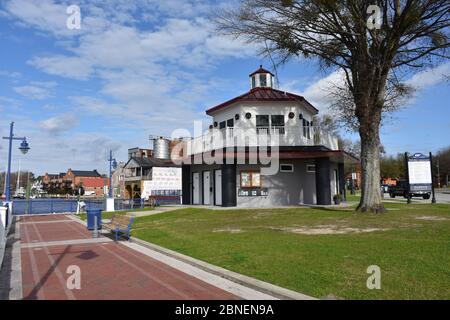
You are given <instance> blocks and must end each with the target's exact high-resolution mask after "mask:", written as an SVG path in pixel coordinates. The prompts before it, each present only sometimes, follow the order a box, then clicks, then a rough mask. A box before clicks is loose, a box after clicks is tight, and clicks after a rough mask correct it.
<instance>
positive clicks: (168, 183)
mask: <svg viewBox="0 0 450 320" xmlns="http://www.w3.org/2000/svg"><path fill="white" fill-rule="evenodd" d="M143 186H144V188H143V192H142V194H141V197H142V198H144V199H147V198H148V197H149V196H151V194H152V191H159V190H173V191H181V168H173V167H167V168H166V167H153V169H152V180H148V181H144V183H143Z"/></svg>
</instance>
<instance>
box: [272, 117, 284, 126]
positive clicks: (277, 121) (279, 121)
mask: <svg viewBox="0 0 450 320" xmlns="http://www.w3.org/2000/svg"><path fill="white" fill-rule="evenodd" d="M271 118H272V127H283V126H284V116H279V115H274V116H271Z"/></svg>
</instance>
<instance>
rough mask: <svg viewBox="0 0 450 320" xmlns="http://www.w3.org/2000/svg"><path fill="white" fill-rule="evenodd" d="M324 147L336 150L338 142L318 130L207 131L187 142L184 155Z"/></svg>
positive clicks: (232, 129) (288, 128) (294, 128)
mask: <svg viewBox="0 0 450 320" xmlns="http://www.w3.org/2000/svg"><path fill="white" fill-rule="evenodd" d="M244 146H247V147H261V146H271V147H274V146H279V147H281V146H324V147H327V148H328V149H330V150H338V149H339V147H338V139H337V137H335V136H333V135H332V134H330V133H329V132H327V131H325V130H323V129H321V128H320V127H284V126H279V127H257V128H250V129H245V130H244V129H238V128H225V129H221V130H217V129H215V130H210V131H208V132H207V133H206V134H205V135H203V136H199V137H196V138H193V139H191V140H188V141H186V149H187V153H186V155H188V156H189V155H193V154H199V153H203V152H209V151H212V150H217V149H222V148H226V147H244Z"/></svg>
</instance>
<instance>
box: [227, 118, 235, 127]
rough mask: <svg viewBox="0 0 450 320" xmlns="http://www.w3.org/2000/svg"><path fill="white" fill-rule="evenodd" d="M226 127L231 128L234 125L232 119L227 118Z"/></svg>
mask: <svg viewBox="0 0 450 320" xmlns="http://www.w3.org/2000/svg"><path fill="white" fill-rule="evenodd" d="M227 127H229V128H233V127H234V119H229V120H227Z"/></svg>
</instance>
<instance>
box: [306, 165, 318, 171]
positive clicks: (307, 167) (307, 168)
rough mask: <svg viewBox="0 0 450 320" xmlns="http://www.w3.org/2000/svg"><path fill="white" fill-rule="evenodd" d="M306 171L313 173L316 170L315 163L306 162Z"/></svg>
mask: <svg viewBox="0 0 450 320" xmlns="http://www.w3.org/2000/svg"><path fill="white" fill-rule="evenodd" d="M306 172H308V173H315V172H316V165H315V164H307V165H306Z"/></svg>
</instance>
